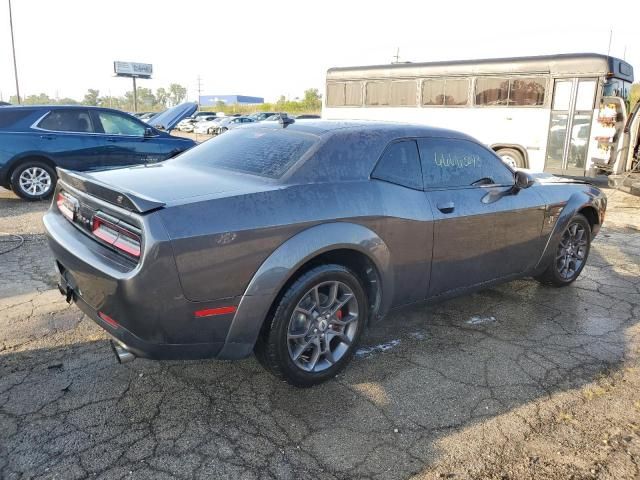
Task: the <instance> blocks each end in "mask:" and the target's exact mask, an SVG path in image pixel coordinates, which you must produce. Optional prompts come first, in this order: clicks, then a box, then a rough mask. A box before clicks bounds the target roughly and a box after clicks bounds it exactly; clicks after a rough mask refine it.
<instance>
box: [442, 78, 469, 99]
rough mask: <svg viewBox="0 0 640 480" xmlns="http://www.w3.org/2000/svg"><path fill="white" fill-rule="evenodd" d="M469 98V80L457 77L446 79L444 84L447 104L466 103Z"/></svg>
mask: <svg viewBox="0 0 640 480" xmlns="http://www.w3.org/2000/svg"><path fill="white" fill-rule="evenodd" d="M468 99H469V80H468V79H467V78H455V79H452V78H450V79H448V80H446V83H445V86H444V104H445V105H466V104H467V100H468Z"/></svg>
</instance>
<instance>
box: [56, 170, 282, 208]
mask: <svg viewBox="0 0 640 480" xmlns="http://www.w3.org/2000/svg"><path fill="white" fill-rule="evenodd" d="M59 172H60V175H61V177H60V178H61V179H62V180H63V181H64V182H66V183H70V184H71V186H73V187H74V188H77V189H78V190H81V191H85V192H87V193H89V194H91V195H94V196H96V197H98V198H101V199H102V200H104V201H106V202H109V203H113V204H115V205H118V206H120V207H123V208H126V209H128V210H131V211H135V212H138V213H146V212H150V211H153V210H156V209H159V208H162V207H164V206H165V205H168V204H172V203H173V204H175V203H181V202H183V201H186V200H189V199H197V198H199V197H200V198H218V197H225V196H231V195H238V194H242V193H249V192H256V191H265V190H270V189H273V188H275V184H274V183H273V182H269V181H266V180H261V179H259V178H257V177H253V176H250V175H244V174H241V173H234V172H227V171H224V170H219V169H211V168H206V167H201V166H194V165H187V164H185V163H182V162H174V161H171V160H169V161H166V162H162V163H156V164H148V165H136V166H132V167H128V168H118V169H112V170H102V171H91V172H82V173H78V172H68V171H65V170H60V169H59Z"/></svg>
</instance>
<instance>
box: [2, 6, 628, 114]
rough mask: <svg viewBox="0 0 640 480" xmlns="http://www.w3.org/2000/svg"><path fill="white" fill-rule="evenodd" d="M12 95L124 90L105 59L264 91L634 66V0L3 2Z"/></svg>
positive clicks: (177, 77)
mask: <svg viewBox="0 0 640 480" xmlns="http://www.w3.org/2000/svg"><path fill="white" fill-rule="evenodd" d="M12 6H13V23H14V35H15V42H16V56H17V60H18V76H19V80H20V91H21V94H22V95H23V96H25V95H30V94H39V93H46V94H48V95H49V96H51V97H54V98H55V97H59V98H62V97H71V98H76V99H79V100H80V99H82V97H83V96H84V93H85V92H86V90H87V89H88V88H95V89H99V90H100V94H101V95H108V94H111V95H123V94H124V92H125V91H126V90H130V89H131V80H130V79H124V78H115V77H114V76H113V61H114V60H122V61H133V62H142V63H151V64H153V68H154V75H153V79H151V80H140V81H139V82H138V86H143V87H149V88H152V89H154V90H155V89H156V88H158V87H166V86H168V84H169V83H173V82H175V83H180V84H182V85H184V86H185V87H187V91H188V98H189V99H193V100H195V99H196V97H197V90H198V77H200V79H201V90H202V94H203V95H226V94H240V95H254V96H261V97H265V99H266V100H267V101H275V100H276V99H277V98H278V97H279V96H280V95H285V96H286V97H287V98H291V99H293V98H295V97H298V96H302V94H303V92H304V90H306V89H307V88H318V89H319V90H320V91H321V92H322V91H323V90H324V88H323V85H324V78H325V74H326V71H327V69H328V68H330V67H336V66H355V65H374V64H383V63H389V62H391V61H392V60H393V56H394V55H395V54H396V51H397V49H399V52H400V60H401V61H413V62H428V61H440V60H458V59H476V58H491V57H508V56H522V55H544V54H553V53H572V52H574V53H575V52H596V53H607V49H608V48H609V32H610V30H611V29H613V38H612V42H611V54H612V55H614V56H617V57H620V58H622V57H623V56H624V57H625V58H626V60H627V61H628V62H629V63H631V64H632V65H633V67H634V69H635V72H636V79H639V78H640V1H638V0H621V1H617V2H606V1H599V2H596V1H591V0H586V1H584V0H583V1H573V0H537V1H535V2H522V1H508V2H507V1H495V0H482V1H458V0H448V1H441V2H429V1H427V0H423V1H411V0H393V1H391V2H389V1H387V2H381V1H377V0H369V1H360V0H339V1H334V0H298V1H289V0H278V1H258V0H255V1H254V0H236V1H215V2H214V1H204V0H188V1H183V2H176V1H165V0H156V1H153V2H151V1H135V0H127V1H124V0H109V1H104V0H91V1H89V0H85V1H79V0H77V1H76V0H56V1H52V0H48V1H47V0H12ZM13 94H15V84H14V77H13V64H12V57H11V36H10V29H9V14H8V0H0V95H1V96H2V97H3V98H4V99H5V100H7V99H8V98H9V96H10V95H13Z"/></svg>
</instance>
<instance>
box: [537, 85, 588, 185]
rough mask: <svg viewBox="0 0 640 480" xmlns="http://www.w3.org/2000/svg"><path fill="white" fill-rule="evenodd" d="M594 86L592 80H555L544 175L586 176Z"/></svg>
mask: <svg viewBox="0 0 640 480" xmlns="http://www.w3.org/2000/svg"><path fill="white" fill-rule="evenodd" d="M597 86H598V80H597V79H596V78H557V79H555V83H554V88H553V99H552V102H551V120H550V122H549V136H548V140H547V153H546V162H545V168H544V170H545V172H549V173H553V174H556V175H571V176H584V175H585V174H586V172H585V166H586V164H587V151H588V150H589V139H590V131H591V120H592V118H593V108H594V107H593V103H594V101H595V97H596V88H597Z"/></svg>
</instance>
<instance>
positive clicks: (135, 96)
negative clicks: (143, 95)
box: [133, 77, 138, 112]
mask: <svg viewBox="0 0 640 480" xmlns="http://www.w3.org/2000/svg"><path fill="white" fill-rule="evenodd" d="M133 111H134V112H137V111H138V88H137V87H136V77H133Z"/></svg>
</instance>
